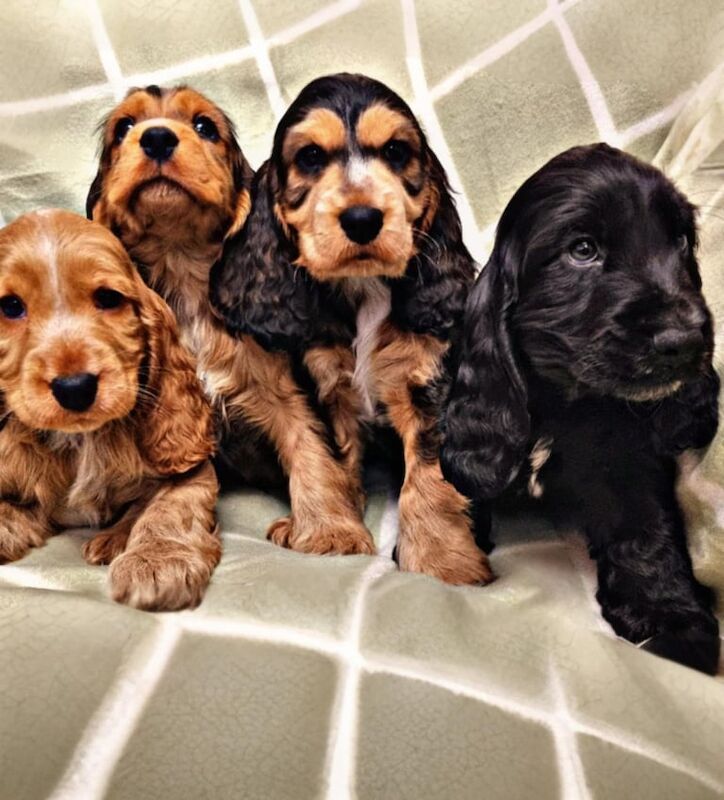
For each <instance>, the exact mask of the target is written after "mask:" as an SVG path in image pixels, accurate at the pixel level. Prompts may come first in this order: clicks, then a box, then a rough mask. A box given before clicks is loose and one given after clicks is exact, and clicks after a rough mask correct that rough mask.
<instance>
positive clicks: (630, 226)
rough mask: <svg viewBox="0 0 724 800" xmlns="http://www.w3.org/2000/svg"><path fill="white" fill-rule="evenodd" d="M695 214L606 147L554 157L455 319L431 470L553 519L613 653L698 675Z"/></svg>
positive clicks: (711, 634)
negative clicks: (547, 511)
mask: <svg viewBox="0 0 724 800" xmlns="http://www.w3.org/2000/svg"><path fill="white" fill-rule="evenodd" d="M695 246H696V227H695V221H694V209H693V208H692V206H691V205H690V204H689V203H688V201H687V200H686V198H684V197H683V196H682V195H681V194H680V193H679V192H678V191H677V190H676V189H675V188H674V187H673V186H672V185H671V183H670V182H669V181H668V180H667V179H666V178H665V177H664V176H663V175H662V174H661V173H660V172H659V171H658V170H656V169H654V168H653V167H650V166H648V165H646V164H643V163H642V162H640V161H637V160H636V159H634V158H633V157H631V156H628V155H626V154H624V153H622V152H620V151H618V150H615V149H613V148H611V147H608V146H606V145H593V146H588V147H576V148H573V149H571V150H568V151H566V152H565V153H562V154H561V155H559V156H557V157H556V158H554V159H553V160H552V161H550V162H549V163H548V164H546V165H545V166H544V167H543V168H542V169H541V170H539V171H538V172H537V173H535V174H534V175H533V176H532V177H531V178H529V179H528V180H527V181H526V182H525V183H524V184H523V186H522V187H521V188H520V189H519V190H518V191H517V192H516V194H515V195H514V197H513V199H512V200H511V201H510V203H509V204H508V207H507V208H506V210H505V212H504V213H503V216H502V218H501V220H500V224H499V226H498V232H497V237H496V241H495V247H494V250H493V254H492V256H491V258H490V260H489V262H488V264H487V265H486V266H485V268H484V270H483V272H482V273H481V275H480V277H479V278H478V281H477V284H476V286H475V289H474V290H473V292H472V294H471V296H470V298H469V301H468V305H467V309H466V316H465V330H464V337H463V340H462V342H461V347H460V353H459V359H458V361H459V363H458V365H457V375H456V378H455V382H454V386H453V390H452V394H451V398H450V402H449V406H448V409H447V413H446V419H445V427H446V432H445V443H444V447H443V451H442V463H443V471H444V473H445V475H447V476H448V477H449V479H450V480H451V481H452V482H453V483H455V485H456V486H457V487H458V488H459V489H460V490H461V491H463V492H465V493H466V494H467V495H468V496H470V497H475V498H479V499H482V500H491V499H493V498H495V497H497V496H498V495H500V494H501V493H502V492H503V491H504V490H506V489H507V488H508V487H511V488H510V490H509V491H513V490H514V488H519V489H521V490H522V491H525V492H526V493H527V494H530V495H531V496H533V497H536V498H540V499H541V500H542V501H543V502H544V503H545V504H547V505H548V506H549V507H550V508H551V509H552V510H555V511H563V512H566V515H567V517H568V518H571V517H572V519H573V520H574V521H575V522H576V523H578V524H579V525H580V526H581V527H582V528H583V529H584V531H585V533H586V535H587V537H588V541H589V547H590V553H591V555H592V556H593V558H595V559H596V561H597V567H598V579H599V588H598V595H597V596H598V600H599V602H600V604H601V608H602V611H603V615H604V617H605V618H606V619H607V620H608V621H609V622H610V623H611V625H612V626H613V628H614V630H615V631H616V632H617V633H618V634H620V635H621V636H623V637H625V638H627V639H629V640H631V641H632V642H635V643H642V644H643V646H644V647H645V648H646V649H648V650H651V651H653V652H655V653H658V654H660V655H662V656H666V657H668V658H672V659H674V660H676V661H680V662H682V663H684V664H687V665H689V666H692V667H695V668H697V669H700V670H703V671H705V672H715V671H716V669H717V663H718V657H719V636H718V626H717V622H716V619H715V618H714V616H713V615H712V612H711V598H710V593H709V591H708V590H707V589H705V588H704V587H703V586H701V585H699V584H698V583H697V582H696V580H695V579H694V575H693V573H692V567H691V561H690V559H689V555H688V552H687V548H686V538H685V531H684V527H683V523H682V518H681V513H680V510H679V507H678V505H677V502H676V497H675V493H674V482H675V478H676V462H675V456H676V455H677V454H678V453H680V452H681V451H682V450H684V449H686V448H689V447H702V446H704V445H706V444H708V443H709V442H710V441H711V439H712V438H713V436H714V433H715V432H716V429H717V422H718V411H717V407H718V406H717V396H718V391H719V379H718V377H717V375H716V373H715V372H714V370H713V368H712V349H713V334H712V319H711V315H710V313H709V310H708V309H707V306H706V303H705V302H704V298H703V296H702V293H701V280H700V277H699V270H698V266H697V262H696V257H695V255H694V251H695Z"/></svg>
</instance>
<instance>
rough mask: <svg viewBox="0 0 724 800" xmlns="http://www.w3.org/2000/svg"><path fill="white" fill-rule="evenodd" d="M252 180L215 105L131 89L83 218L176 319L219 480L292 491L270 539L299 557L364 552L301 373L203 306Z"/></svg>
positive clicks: (366, 543) (355, 503)
mask: <svg viewBox="0 0 724 800" xmlns="http://www.w3.org/2000/svg"><path fill="white" fill-rule="evenodd" d="M251 180H252V171H251V169H250V167H249V165H248V164H247V162H246V160H245V159H244V157H243V155H242V153H241V150H240V148H239V145H238V144H237V142H236V140H235V137H234V131H233V127H232V125H231V123H230V122H229V120H228V118H227V117H226V116H225V115H224V114H223V113H222V112H221V111H220V110H219V109H218V108H217V107H216V106H215V105H214V104H213V103H211V102H210V101H209V100H208V99H206V98H205V97H203V96H202V95H201V94H199V93H198V92H195V91H193V90H192V89H188V88H185V87H180V88H177V89H160V88H159V87H157V86H148V87H146V88H145V89H135V90H132V91H131V92H130V93H129V94H128V96H127V97H126V99H125V100H124V101H123V102H122V103H121V104H120V105H119V106H118V107H117V108H116V109H115V110H114V111H113V112H112V113H111V114H110V115H109V117H108V119H107V120H106V122H105V124H104V128H103V146H102V154H101V159H100V167H99V170H98V175H97V176H96V179H95V181H94V182H93V186H92V187H91V190H90V194H89V197H88V204H87V213H88V215H89V216H92V218H93V219H95V220H97V221H99V222H101V223H103V224H104V225H106V226H108V227H110V228H111V229H112V230H113V231H114V232H115V233H116V234H117V235H118V237H119V238H120V239H121V241H122V242H123V244H124V245H125V247H126V249H127V250H128V252H129V253H130V255H131V257H132V259H133V260H134V261H135V262H136V264H137V266H138V267H139V269H140V271H141V273H142V275H143V276H144V278H145V280H146V281H147V283H148V284H149V285H150V286H151V287H152V288H153V289H155V290H156V291H157V292H158V293H159V294H160V295H161V296H162V297H164V298H165V299H166V300H167V301H168V303H169V304H170V305H171V307H172V308H173V310H174V311H175V312H176V314H177V317H178V320H179V326H180V330H181V336H182V340H183V342H184V343H185V344H186V345H188V347H189V348H190V349H191V350H192V352H193V353H194V354H195V355H196V356H197V358H198V370H199V376H200V377H201V379H202V382H203V384H204V387H205V389H206V392H207V394H208V396H209V398H210V399H211V401H212V404H213V406H214V409H215V411H216V414H217V419H218V421H219V428H220V452H219V461H221V462H222V467H223V468H224V470H229V471H231V472H232V473H233V474H234V475H236V476H238V477H240V478H241V479H242V480H244V481H245V482H248V483H251V484H254V485H261V486H263V487H269V486H278V485H279V484H280V483H281V484H284V485H285V484H286V481H287V480H288V487H289V494H290V498H291V510H292V513H291V516H289V517H285V518H284V519H282V520H279V521H278V522H276V523H274V524H273V525H272V528H271V529H270V537H271V538H273V539H275V540H277V541H278V532H279V531H280V530H284V531H287V532H289V531H293V532H294V533H293V535H294V537H295V541H296V542H297V543H298V548H299V549H301V550H305V551H307V552H314V553H372V552H373V551H374V543H373V541H372V537H371V536H370V534H369V532H368V531H367V529H366V528H365V526H364V524H363V522H362V519H361V511H362V506H363V498H362V494H361V490H360V486H359V481H358V480H357V479H356V477H354V478H353V477H352V476H351V475H350V473H349V471H348V470H346V469H345V466H344V463H343V461H342V459H341V458H340V457H339V454H338V453H335V452H333V449H334V444H335V443H334V442H332V441H331V439H329V437H328V436H327V432H326V429H325V426H324V423H323V422H322V421H321V420H320V419H319V417H318V415H317V414H316V413H315V412H314V410H313V409H314V407H315V405H316V399H315V398H310V396H309V395H308V394H307V392H306V383H307V375H306V368H305V367H304V365H303V364H295V363H294V362H293V359H290V358H289V357H288V356H287V355H286V354H280V353H275V354H272V353H268V352H266V351H265V350H264V349H263V348H262V347H260V346H259V345H258V344H257V343H256V342H255V341H254V339H253V338H252V337H250V336H248V337H242V338H241V339H236V338H234V337H233V336H231V335H229V333H228V332H227V330H226V327H225V325H224V323H223V321H221V320H220V319H219V318H218V317H217V316H216V315H215V314H214V313H213V310H212V307H211V304H210V302H209V298H208V284H209V274H210V271H211V268H212V266H213V265H214V263H215V262H216V261H217V259H219V258H220V257H221V254H222V248H223V245H224V242H225V240H227V239H228V238H229V237H231V236H233V235H234V234H235V233H236V232H238V231H239V230H240V228H241V227H242V226H243V224H244V222H245V221H246V218H247V215H248V212H249V208H250V194H249V189H250V186H251ZM280 464H281V469H280ZM282 470H283V472H282Z"/></svg>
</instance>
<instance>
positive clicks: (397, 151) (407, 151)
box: [382, 139, 412, 169]
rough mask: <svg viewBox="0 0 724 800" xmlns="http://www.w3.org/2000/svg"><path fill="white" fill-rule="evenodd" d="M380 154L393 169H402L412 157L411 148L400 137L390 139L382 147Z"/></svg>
mask: <svg viewBox="0 0 724 800" xmlns="http://www.w3.org/2000/svg"><path fill="white" fill-rule="evenodd" d="M382 155H383V157H384V159H385V161H386V162H387V163H388V164H389V165H390V166H391V167H392V168H393V169H404V168H405V167H406V166H407V165H408V163H409V162H410V159H411V158H412V148H411V147H410V145H409V144H407V142H403V141H401V140H400V139H390V141H389V142H387V144H386V145H385V146H384V147H383V148H382Z"/></svg>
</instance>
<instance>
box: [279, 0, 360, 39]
mask: <svg viewBox="0 0 724 800" xmlns="http://www.w3.org/2000/svg"><path fill="white" fill-rule="evenodd" d="M361 5H362V3H361V0H339V2H337V3H330V4H329V5H328V6H324V8H320V9H319V11H315V12H314V14H310V15H309V16H308V17H306V18H305V19H303V20H301V22H297V23H295V24H294V25H290V26H289V27H288V28H284V30H281V31H279V32H278V33H273V34H272V35H271V36H270V37H269V39H268V40H267V44H268V45H269V47H270V48H271V47H279V46H280V45H283V44H290V43H291V42H293V41H294V40H295V39H299V38H301V37H302V36H304V34H306V33H311V32H312V31H313V30H316V29H317V28H321V27H322V26H323V25H326V24H327V23H329V22H333V21H334V20H336V19H338V18H339V17H343V16H345V15H346V14H349V12H350V11H356V10H357V9H358V8H359V7H360V6H361Z"/></svg>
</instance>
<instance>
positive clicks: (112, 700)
mask: <svg viewBox="0 0 724 800" xmlns="http://www.w3.org/2000/svg"><path fill="white" fill-rule="evenodd" d="M181 634H182V629H181V627H180V626H179V625H177V624H175V623H174V622H172V621H170V620H166V619H163V618H162V620H161V621H160V622H159V628H158V629H157V630H154V639H155V641H154V645H153V651H152V653H151V654H150V655H149V656H148V657H146V655H145V654H146V650H147V647H148V645H147V644H146V641H145V640H144V641H143V642H141V644H139V645H138V647H137V648H136V650H135V651H134V652H133V654H132V655H131V657H130V659H129V661H128V663H127V664H126V666H125V668H124V670H123V672H122V673H121V674H120V675H119V676H118V677H117V678H116V681H115V683H114V684H113V685H112V686H111V687H110V689H109V690H108V692H107V693H106V695H105V696H104V698H103V700H102V701H101V703H100V705H99V706H98V708H97V709H96V711H95V713H94V714H93V717H92V719H91V721H90V722H89V723H88V725H87V726H86V728H85V730H84V731H83V735H82V736H81V738H80V741H79V742H78V744H77V745H76V747H75V750H74V751H73V755H72V756H71V758H70V762H69V764H68V766H67V768H66V770H65V772H64V774H63V776H62V777H61V778H60V780H59V781H58V784H57V786H56V788H55V790H54V791H53V792H52V794H51V795H50V797H49V798H48V800H101V798H103V797H104V796H105V791H106V789H107V787H108V784H109V782H110V780H111V777H112V775H113V771H114V770H115V768H116V765H117V763H118V762H119V760H120V758H121V756H122V755H123V751H124V749H125V747H126V745H127V744H128V741H129V739H130V738H131V736H132V734H133V731H134V730H135V728H136V725H137V723H138V721H139V719H140V718H141V715H142V713H143V710H144V709H145V707H146V705H147V703H148V701H149V700H150V698H151V696H152V694H153V692H154V691H155V689H156V687H157V686H158V683H159V681H160V680H161V678H162V677H163V674H164V672H165V670H166V668H167V667H168V664H169V662H170V660H171V656H172V655H173V653H174V651H175V649H176V646H177V644H178V642H179V639H180V638H181Z"/></svg>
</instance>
